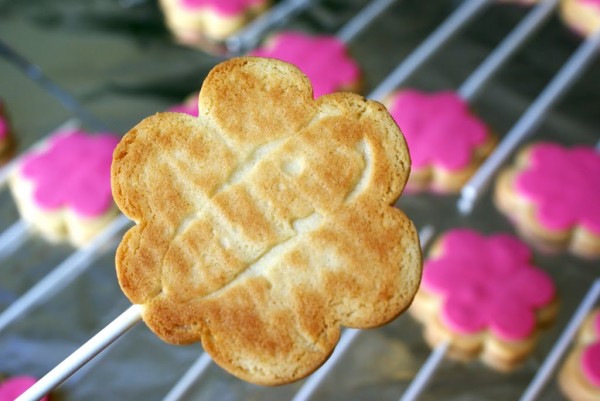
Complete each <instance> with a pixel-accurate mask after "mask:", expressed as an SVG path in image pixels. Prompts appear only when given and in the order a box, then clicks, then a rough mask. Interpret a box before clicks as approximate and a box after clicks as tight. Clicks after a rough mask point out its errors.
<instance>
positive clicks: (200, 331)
mask: <svg viewBox="0 0 600 401" xmlns="http://www.w3.org/2000/svg"><path fill="white" fill-rule="evenodd" d="M199 99H200V100H199V103H200V116H199V117H198V118H194V117H192V116H189V115H186V114H183V113H159V114H157V115H155V116H152V117H149V118H147V119H145V120H144V121H142V122H141V123H140V124H138V125H137V126H136V127H134V128H133V129H132V130H131V131H130V132H129V133H127V134H126V135H125V137H124V138H123V140H122V141H121V143H120V144H119V146H117V149H116V150H115V155H114V161H113V167H112V171H113V175H112V183H113V192H114V196H115V200H116V202H117V204H118V205H119V207H120V208H121V209H122V210H123V212H124V213H125V214H126V215H128V216H130V217H131V218H132V219H133V220H135V221H136V222H137V223H138V224H137V225H136V226H135V227H134V228H132V229H131V230H130V231H129V232H128V233H127V234H126V235H125V237H124V239H123V242H122V243H121V245H120V246H119V249H118V251H117V256H116V262H117V273H118V277H119V282H120V285H121V287H122V289H123V291H124V292H125V294H126V295H127V296H128V297H129V299H130V300H131V301H132V302H134V303H136V304H143V318H144V320H145V322H146V323H147V324H148V326H149V327H150V328H151V329H152V330H153V331H154V332H155V333H156V334H157V335H158V336H160V337H161V338H162V339H164V340H165V341H167V342H171V343H177V344H183V343H191V342H195V341H201V342H202V344H203V346H204V349H205V350H206V351H207V352H208V353H209V354H210V355H211V356H212V357H213V359H214V360H215V362H217V363H218V364H220V365H221V366H222V367H224V368H225V369H226V370H228V371H230V372H231V373H233V374H235V375H236V376H238V377H241V378H243V379H245V380H248V381H252V382H256V383H263V384H281V383H287V382H290V381H293V380H297V379H300V378H301V377H303V376H306V375H307V374H309V373H310V372H312V371H313V370H314V369H316V368H317V367H318V366H319V365H320V364H322V363H323V362H324V361H325V359H326V358H327V357H328V355H329V354H330V353H331V351H332V350H333V347H334V346H335V344H336V343H337V341H338V338H339V335H340V326H349V327H358V328H363V327H372V326H377V325H381V324H384V323H385V322H387V321H389V320H390V319H393V318H394V317H396V316H397V315H398V314H400V313H401V312H402V311H403V310H404V309H405V308H406V307H408V305H409V304H410V302H411V300H412V298H413V296H414V293H415V292H416V289H417V287H418V283H419V281H420V272H421V257H420V247H419V243H418V239H417V234H416V232H415V229H414V226H413V224H412V222H411V221H410V220H409V219H408V218H407V217H406V216H405V215H404V214H403V213H402V212H401V211H400V210H398V209H396V208H394V207H392V206H390V205H393V204H394V202H395V200H396V199H397V198H398V196H399V195H400V193H401V192H402V189H403V187H404V183H405V181H406V179H407V177H408V172H409V169H410V159H409V155H408V152H407V149H406V145H405V143H404V140H403V138H402V135H401V133H400V131H399V130H398V127H397V126H396V124H395V123H394V122H393V120H392V118H391V117H390V115H389V114H388V113H387V111H386V110H385V108H384V107H383V106H381V105H380V104H378V103H376V102H372V101H367V100H365V99H364V98H362V97H360V96H358V95H354V94H350V93H336V94H332V95H327V96H323V97H321V98H319V99H318V100H316V101H315V100H313V94H312V92H311V86H310V82H309V81H308V79H307V78H306V77H305V76H304V75H303V74H302V73H301V72H300V71H299V70H298V69H297V68H295V67H293V66H292V65H290V64H287V63H284V62H282V61H279V60H275V59H265V58H254V57H244V58H235V59H231V60H229V61H226V62H224V63H222V64H219V65H217V66H216V67H215V68H214V69H213V70H212V71H211V72H210V73H209V75H208V77H207V78H206V81H205V82H204V85H203V87H202V90H201V92H200V98H199Z"/></svg>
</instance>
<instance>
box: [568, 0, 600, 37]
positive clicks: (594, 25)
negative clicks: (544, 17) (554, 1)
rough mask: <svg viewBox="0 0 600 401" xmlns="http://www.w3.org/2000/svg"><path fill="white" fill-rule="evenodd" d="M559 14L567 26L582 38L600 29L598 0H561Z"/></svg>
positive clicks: (599, 1)
mask: <svg viewBox="0 0 600 401" xmlns="http://www.w3.org/2000/svg"><path fill="white" fill-rule="evenodd" d="M560 14H561V17H562V19H563V21H565V23H566V24H567V25H568V26H570V27H571V28H572V29H573V30H574V31H575V32H577V33H579V34H581V35H583V36H590V35H592V34H593V33H594V32H596V31H597V30H598V29H600V0H561V3H560Z"/></svg>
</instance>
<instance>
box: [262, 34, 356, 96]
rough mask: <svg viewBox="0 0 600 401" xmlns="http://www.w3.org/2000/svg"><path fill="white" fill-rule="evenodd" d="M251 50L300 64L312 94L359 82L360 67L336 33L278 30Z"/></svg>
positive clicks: (333, 90)
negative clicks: (308, 81) (322, 33)
mask: <svg viewBox="0 0 600 401" xmlns="http://www.w3.org/2000/svg"><path fill="white" fill-rule="evenodd" d="M250 54H251V55H253V56H257V57H271V58H276V59H279V60H282V61H285V62H287V63H291V64H294V65H295V66H297V67H298V68H300V70H301V71H302V72H304V73H305V74H306V75H307V76H308V78H309V79H310V81H311V82H312V85H313V90H314V96H315V98H318V97H320V96H322V95H325V94H327V93H333V92H338V91H341V90H356V89H357V88H358V85H359V81H360V76H361V72H360V67H359V65H358V63H357V62H356V61H354V60H353V59H352V58H351V57H350V55H349V54H348V50H347V49H346V46H345V45H344V43H343V42H342V41H341V40H339V39H338V38H336V37H335V36H326V35H316V36H315V35H308V34H305V33H301V32H280V33H278V34H276V35H274V36H273V37H272V38H271V39H270V40H269V41H268V42H267V44H266V45H265V46H263V47H261V48H258V49H255V50H253V51H252V52H250Z"/></svg>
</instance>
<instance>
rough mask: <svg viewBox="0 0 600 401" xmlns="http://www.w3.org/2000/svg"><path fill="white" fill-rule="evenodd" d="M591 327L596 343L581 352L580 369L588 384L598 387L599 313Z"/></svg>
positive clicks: (599, 378) (599, 360)
mask: <svg viewBox="0 0 600 401" xmlns="http://www.w3.org/2000/svg"><path fill="white" fill-rule="evenodd" d="M593 325H594V329H595V331H596V341H595V342H594V343H592V344H591V345H589V346H587V347H586V348H585V349H584V350H583V354H582V356H581V369H582V370H583V374H584V375H585V377H586V378H587V379H588V380H589V382H590V383H592V384H593V385H594V386H597V387H600V313H597V314H596V318H595V320H594V322H593Z"/></svg>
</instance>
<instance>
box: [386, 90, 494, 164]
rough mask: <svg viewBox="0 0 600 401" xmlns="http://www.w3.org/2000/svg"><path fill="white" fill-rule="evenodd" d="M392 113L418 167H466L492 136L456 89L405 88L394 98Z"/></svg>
mask: <svg viewBox="0 0 600 401" xmlns="http://www.w3.org/2000/svg"><path fill="white" fill-rule="evenodd" d="M390 114H391V115H392V117H394V120H396V123H397V124H398V126H399V127H400V129H401V130H402V132H403V133H404V137H405V138H406V142H407V143H408V147H409V149H410V155H411V159H412V166H413V167H414V168H416V169H418V168H423V167H427V166H430V165H435V166H438V167H441V168H443V169H446V170H451V171H455V170H459V169H462V168H464V167H466V166H468V165H469V163H470V162H471V159H472V155H473V152H474V151H475V149H477V148H478V147H480V146H482V144H483V143H484V142H485V141H486V139H487V138H488V129H487V127H486V125H485V124H484V123H483V122H482V121H481V120H480V119H479V118H477V117H476V116H475V115H473V114H472V113H471V112H470V110H469V106H468V105H467V103H466V102H465V101H464V100H463V99H461V98H460V96H458V95H457V94H456V93H454V92H449V91H445V92H437V93H432V94H428V93H424V92H421V91H417V90H410V89H404V90H401V91H400V92H398V93H397V94H396V95H395V96H394V98H393V101H392V105H391V107H390Z"/></svg>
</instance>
